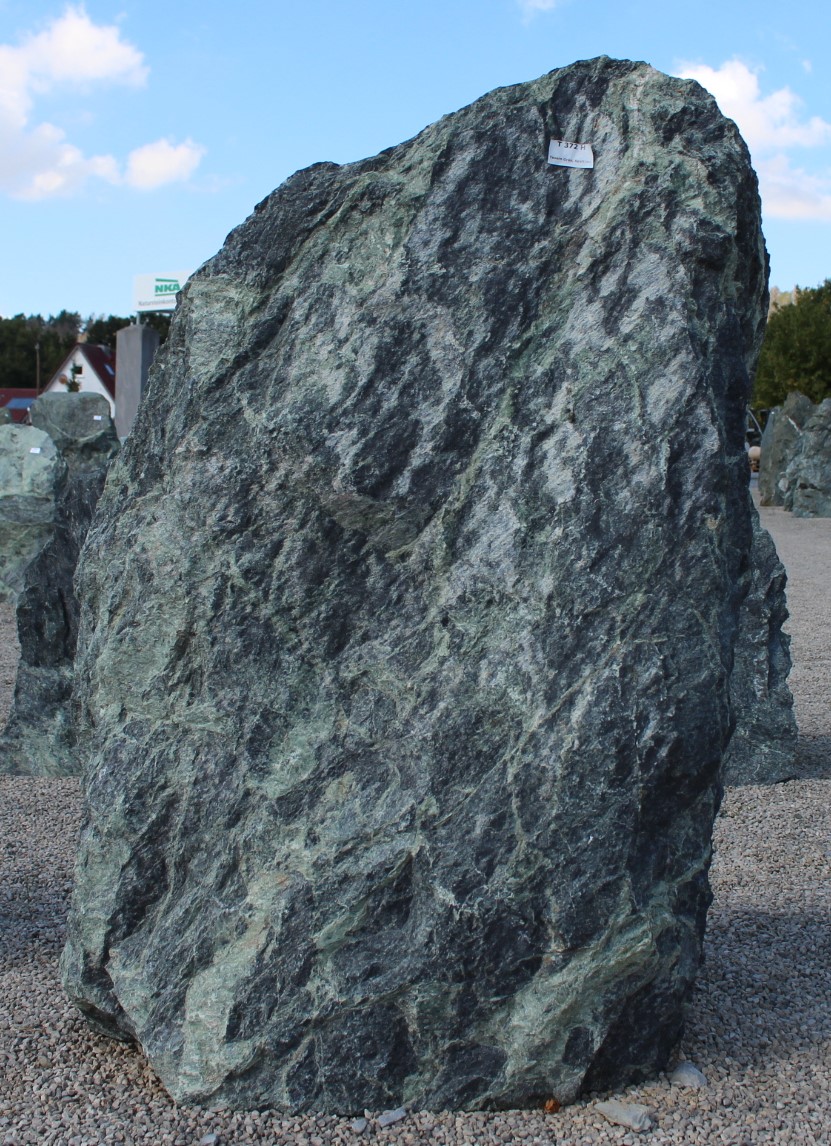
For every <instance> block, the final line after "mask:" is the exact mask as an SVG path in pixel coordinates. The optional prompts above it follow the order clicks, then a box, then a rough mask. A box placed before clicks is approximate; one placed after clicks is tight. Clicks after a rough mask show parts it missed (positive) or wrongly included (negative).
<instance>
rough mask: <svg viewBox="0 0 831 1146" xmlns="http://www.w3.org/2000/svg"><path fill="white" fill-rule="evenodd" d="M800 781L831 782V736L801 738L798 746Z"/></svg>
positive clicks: (797, 764) (797, 767)
mask: <svg viewBox="0 0 831 1146" xmlns="http://www.w3.org/2000/svg"><path fill="white" fill-rule="evenodd" d="M796 772H797V777H796V778H797V779H799V780H831V736H800V737H799V740H798V741H797V745H796Z"/></svg>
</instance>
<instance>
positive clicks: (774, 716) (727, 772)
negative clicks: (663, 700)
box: [724, 507, 798, 784]
mask: <svg viewBox="0 0 831 1146" xmlns="http://www.w3.org/2000/svg"><path fill="white" fill-rule="evenodd" d="M752 513H753V544H752V547H751V550H750V569H751V582H750V591H749V593H748V594H747V596H746V597H745V599H744V603H743V605H742V609H741V612H740V614H739V632H738V639H737V641H736V649H735V656H734V662H733V672H732V674H731V677H730V700H731V703H732V706H733V712H734V715H735V718H736V730H735V732H734V733H733V736H732V737H731V739H730V744H729V745H728V748H727V755H726V758H725V763H724V782H725V784H780V783H782V782H783V781H785V780H792V779H794V777H795V776H796V775H797V774H798V772H797V766H796V746H797V727H796V714H795V713H794V704H793V696H792V695H791V690H790V688H789V686H788V675H789V673H790V671H791V653H790V644H791V639H790V637H789V636H788V635H787V633H785V632H783V629H782V626H783V625H784V623H785V621H786V620H787V619H788V609H787V604H786V600H785V582H786V575H785V567H784V565H783V564H782V562H781V561H780V560H779V558H778V556H777V554H776V546H775V545H774V543H773V538H772V537H771V535H770V534H769V533H768V531H767V530H766V529H764V528H763V527H762V524H761V522H760V521H759V514H758V512H757V511H756V509H755V507H754V509H753V511H752Z"/></svg>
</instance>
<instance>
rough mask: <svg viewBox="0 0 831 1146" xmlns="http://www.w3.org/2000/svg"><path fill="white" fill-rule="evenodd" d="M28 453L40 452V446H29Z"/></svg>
mask: <svg viewBox="0 0 831 1146" xmlns="http://www.w3.org/2000/svg"><path fill="white" fill-rule="evenodd" d="M29 453H30V454H39V453H40V446H29Z"/></svg>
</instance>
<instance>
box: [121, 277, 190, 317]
mask: <svg viewBox="0 0 831 1146" xmlns="http://www.w3.org/2000/svg"><path fill="white" fill-rule="evenodd" d="M191 273H192V272H191V271H180V272H179V273H178V274H172V275H136V277H135V278H134V279H133V310H134V311H135V312H136V314H142V313H144V312H146V311H151V310H173V308H174V307H175V306H176V296H177V294H178V293H179V291H180V290H181V289H182V287H183V286H184V285H185V283H186V282H187V280H188V279H189V278H190V276H191Z"/></svg>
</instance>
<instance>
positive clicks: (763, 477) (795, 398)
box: [759, 391, 816, 505]
mask: <svg viewBox="0 0 831 1146" xmlns="http://www.w3.org/2000/svg"><path fill="white" fill-rule="evenodd" d="M815 409H816V407H815V406H814V403H813V402H812V401H811V399H810V398H806V397H805V395H804V394H799V393H797V392H796V391H793V392H792V393H790V394H789V395H788V397H787V398H786V399H785V401H784V403H783V404H782V405H781V406H777V407H776V408H775V409H773V410H771V411H770V413H769V414H768V420H767V422H766V423H765V430H764V433H763V434H762V449H761V457H760V458H759V501H760V502H761V504H762V505H784V504H785V498H786V494H787V482H783V478H784V477H785V472H786V470H787V468H788V466H789V465H790V463H791V461H792V460H793V457H794V455H795V454H796V453H797V452H798V451H799V449H800V443H801V441H802V430H803V427H804V425H805V423H806V422H807V421H808V419H809V418H810V417H811V415H812V414H813V412H814V410H815Z"/></svg>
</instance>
